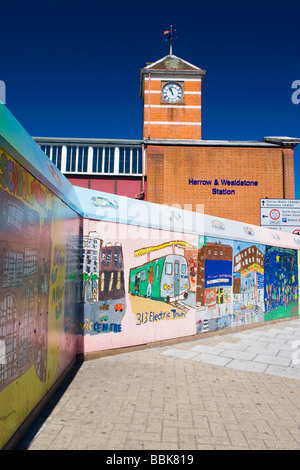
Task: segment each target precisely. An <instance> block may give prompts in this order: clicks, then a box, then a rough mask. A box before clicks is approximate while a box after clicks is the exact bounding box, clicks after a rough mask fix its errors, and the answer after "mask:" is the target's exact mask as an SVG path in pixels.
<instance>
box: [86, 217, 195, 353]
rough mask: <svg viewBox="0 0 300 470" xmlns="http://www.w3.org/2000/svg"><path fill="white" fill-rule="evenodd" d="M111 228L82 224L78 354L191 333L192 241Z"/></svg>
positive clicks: (149, 231) (89, 222)
mask: <svg viewBox="0 0 300 470" xmlns="http://www.w3.org/2000/svg"><path fill="white" fill-rule="evenodd" d="M115 227H116V224H113V223H110V222H107V223H104V222H102V221H96V220H86V219H85V220H84V224H83V260H84V261H83V302H84V304H83V305H84V308H83V317H82V318H83V321H79V323H78V334H79V335H83V337H84V340H83V342H82V349H81V352H82V353H89V352H95V351H99V350H105V349H111V348H119V347H124V346H132V345H138V344H143V343H145V342H150V341H158V340H162V339H165V338H170V337H177V336H182V335H186V334H194V332H195V311H194V306H195V289H194V285H193V284H192V283H191V282H190V274H189V273H190V269H191V268H190V267H189V259H188V250H190V249H192V248H196V244H197V237H196V236H194V235H193V236H192V242H193V243H194V244H191V240H190V239H191V237H185V238H186V239H185V240H184V239H178V238H177V237H178V234H176V235H175V234H173V235H172V237H170V235H169V236H168V238H164V234H163V232H161V231H159V230H154V229H147V228H145V229H139V236H138V238H136V237H133V239H131V238H130V237H128V230H127V226H125V225H119V226H118V230H117V233H116V230H114V228H115ZM182 238H184V237H182ZM187 238H189V239H187ZM153 242H155V244H153ZM183 320H184V321H183Z"/></svg>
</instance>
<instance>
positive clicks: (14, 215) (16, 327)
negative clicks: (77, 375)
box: [0, 149, 81, 447]
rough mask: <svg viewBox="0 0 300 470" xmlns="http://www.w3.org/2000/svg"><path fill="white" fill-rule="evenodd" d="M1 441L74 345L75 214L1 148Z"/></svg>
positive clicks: (61, 367) (48, 384) (76, 299)
mask: <svg viewBox="0 0 300 470" xmlns="http://www.w3.org/2000/svg"><path fill="white" fill-rule="evenodd" d="M0 213H1V224H0V344H1V355H0V356H1V357H0V359H1V360H0V419H1V427H0V447H2V445H3V444H4V443H5V442H6V441H7V440H8V439H9V438H10V437H11V435H12V434H13V432H14V431H15V430H16V429H17V428H18V426H19V425H20V424H21V423H22V422H23V421H24V419H25V418H26V417H27V416H28V414H29V413H30V411H31V410H32V409H33V408H34V406H35V405H36V404H37V403H38V402H39V401H40V400H41V398H42V397H43V396H44V395H45V393H46V391H47V390H49V388H50V387H51V386H52V385H53V383H54V382H55V380H56V379H57V378H58V377H59V375H60V374H61V373H62V372H63V371H64V370H65V369H66V367H67V366H68V365H69V364H70V362H71V361H72V360H73V359H74V357H75V355H76V351H77V337H76V325H77V317H78V311H77V310H78V307H79V305H80V304H79V302H80V296H81V292H80V277H79V276H78V268H80V267H79V266H78V260H79V240H80V237H79V235H80V218H79V217H78V216H77V215H76V214H75V213H74V212H73V211H72V210H71V209H70V208H68V207H67V205H66V204H64V203H62V202H61V201H60V200H59V199H58V198H57V197H56V196H55V195H54V194H53V193H52V192H51V191H49V189H47V188H46V186H44V185H42V184H40V183H39V181H38V180H37V179H36V178H34V177H33V176H32V175H31V174H30V173H29V172H28V171H26V170H25V169H24V168H23V167H22V166H21V165H19V164H18V163H17V162H16V161H15V160H14V159H13V158H12V157H11V156H10V155H9V154H7V153H6V152H4V151H3V150H2V149H0Z"/></svg>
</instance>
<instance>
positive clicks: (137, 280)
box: [134, 273, 141, 294]
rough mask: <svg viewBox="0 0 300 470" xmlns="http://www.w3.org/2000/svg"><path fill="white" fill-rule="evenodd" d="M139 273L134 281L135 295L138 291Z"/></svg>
mask: <svg viewBox="0 0 300 470" xmlns="http://www.w3.org/2000/svg"><path fill="white" fill-rule="evenodd" d="M140 276H141V275H140V273H137V274H136V276H135V280H134V292H135V294H139V289H140Z"/></svg>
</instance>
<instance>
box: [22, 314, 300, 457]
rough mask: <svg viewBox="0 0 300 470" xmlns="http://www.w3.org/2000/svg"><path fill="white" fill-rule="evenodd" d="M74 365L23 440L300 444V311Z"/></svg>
mask: <svg viewBox="0 0 300 470" xmlns="http://www.w3.org/2000/svg"><path fill="white" fill-rule="evenodd" d="M75 372H76V374H74V378H73V380H72V382H71V383H70V384H69V386H68V388H67V389H66V390H65V391H64V393H62V394H61V396H60V398H59V400H58V401H57V400H56V402H55V406H54V408H53V404H52V406H51V403H50V404H49V407H51V408H49V407H48V411H47V410H45V412H44V415H43V416H41V418H40V420H39V422H37V423H36V426H35V429H34V430H32V432H31V433H29V434H28V436H27V438H26V439H27V440H26V439H25V440H24V441H23V443H22V444H21V447H20V448H22V445H23V448H27V449H29V450H46V449H48V450H54V449H59V450H72V449H80V450H92V449H97V450H98V449H99V450H100V449H103V450H120V451H121V450H135V451H138V450H153V451H158V450H182V451H184V450H200V449H207V450H209V449H214V450H221V449H232V450H237V449H239V450H242V449H245V450H260V449H271V450H276V449H286V450H288V449H290V450H293V449H294V450H299V449H300V319H298V318H297V319H289V320H286V321H283V322H279V323H275V324H272V325H270V324H264V325H263V326H260V327H257V328H254V329H250V330H243V332H239V333H228V334H225V335H224V334H223V335H217V336H211V337H206V338H205V337H204V336H203V337H200V339H197V340H193V341H188V342H182V343H178V344H176V345H175V346H174V345H172V346H164V347H160V348H159V347H158V348H152V349H145V350H139V351H135V352H129V353H123V354H119V355H115V356H108V357H104V358H101V359H95V360H91V361H87V362H84V363H83V364H81V365H80V366H79V365H78V367H77V369H76V371H75ZM38 427H39V429H38V430H37V428H38ZM36 431H37V432H36ZM34 432H36V434H33V433H34ZM24 446H25V447H24Z"/></svg>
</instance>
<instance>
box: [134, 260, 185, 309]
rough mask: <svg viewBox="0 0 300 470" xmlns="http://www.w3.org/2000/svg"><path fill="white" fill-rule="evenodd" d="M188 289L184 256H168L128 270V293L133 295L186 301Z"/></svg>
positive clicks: (167, 300) (170, 300) (162, 299)
mask: <svg viewBox="0 0 300 470" xmlns="http://www.w3.org/2000/svg"><path fill="white" fill-rule="evenodd" d="M189 288H190V281H189V273H188V265H187V261H186V259H185V257H184V256H181V255H177V254H169V255H166V256H162V257H160V258H157V259H155V260H152V261H149V262H147V263H145V264H143V265H141V266H137V267H135V268H132V269H131V270H130V279H129V291H130V293H131V294H133V295H138V296H141V297H148V298H150V299H153V300H161V301H164V302H167V303H169V302H172V301H174V300H178V299H186V298H187V296H188V291H189Z"/></svg>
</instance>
